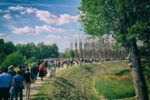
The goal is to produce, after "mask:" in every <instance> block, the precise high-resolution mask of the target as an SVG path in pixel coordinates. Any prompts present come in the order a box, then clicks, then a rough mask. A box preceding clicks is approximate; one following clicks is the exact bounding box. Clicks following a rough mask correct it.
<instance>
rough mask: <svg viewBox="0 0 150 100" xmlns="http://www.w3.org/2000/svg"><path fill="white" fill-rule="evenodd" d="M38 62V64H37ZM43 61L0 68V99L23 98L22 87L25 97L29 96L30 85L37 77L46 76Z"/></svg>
mask: <svg viewBox="0 0 150 100" xmlns="http://www.w3.org/2000/svg"><path fill="white" fill-rule="evenodd" d="M38 64H39V65H38ZM45 70H46V68H45V62H41V63H34V64H32V65H30V66H29V65H28V64H24V65H18V67H14V66H13V65H10V66H9V67H8V68H3V67H2V69H1V73H0V100H8V99H10V100H13V99H15V100H18V98H20V100H23V89H25V91H26V93H25V94H26V99H27V100H29V98H30V86H31V84H32V83H34V82H35V81H36V79H37V75H38V73H39V77H41V80H43V77H44V76H46V71H45Z"/></svg>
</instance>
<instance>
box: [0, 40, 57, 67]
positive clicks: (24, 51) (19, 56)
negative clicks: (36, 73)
mask: <svg viewBox="0 0 150 100" xmlns="http://www.w3.org/2000/svg"><path fill="white" fill-rule="evenodd" d="M58 56H59V51H58V46H57V45H56V44H51V45H45V44H44V43H38V44H37V45H35V44H34V43H27V44H17V45H14V44H13V43H12V42H5V41H4V40H3V39H0V66H2V67H8V66H9V65H11V64H12V65H14V66H17V65H18V64H24V63H25V62H26V63H31V62H35V61H36V60H37V59H44V58H57V57H58Z"/></svg>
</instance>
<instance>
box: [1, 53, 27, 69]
mask: <svg viewBox="0 0 150 100" xmlns="http://www.w3.org/2000/svg"><path fill="white" fill-rule="evenodd" d="M24 61H25V60H24V57H23V56H22V55H21V54H20V53H18V52H14V53H12V54H10V55H8V56H7V57H6V59H5V60H4V62H3V64H2V66H3V67H8V66H9V65H14V66H17V65H18V64H20V65H21V64H24Z"/></svg>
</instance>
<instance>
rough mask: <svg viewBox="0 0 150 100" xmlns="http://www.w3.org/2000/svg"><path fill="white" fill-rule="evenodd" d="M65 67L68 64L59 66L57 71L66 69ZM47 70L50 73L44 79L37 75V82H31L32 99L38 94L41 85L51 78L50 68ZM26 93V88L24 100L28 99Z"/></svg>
mask: <svg viewBox="0 0 150 100" xmlns="http://www.w3.org/2000/svg"><path fill="white" fill-rule="evenodd" d="M65 68H67V66H64V67H63V68H57V69H56V72H58V71H61V70H63V69H65ZM47 72H48V74H47V76H46V77H44V79H43V81H41V79H40V77H37V80H36V82H35V83H33V84H31V90H30V98H31V99H32V98H34V95H36V94H37V93H38V91H39V87H40V86H42V83H43V82H45V81H46V80H47V79H48V78H49V76H50V71H49V70H48V71H47ZM25 95H26V91H25V89H24V90H23V100H25V99H26V97H25Z"/></svg>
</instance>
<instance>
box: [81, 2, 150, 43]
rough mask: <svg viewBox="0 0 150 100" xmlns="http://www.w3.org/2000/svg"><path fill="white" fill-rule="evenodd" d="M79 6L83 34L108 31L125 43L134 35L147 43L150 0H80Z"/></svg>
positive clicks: (99, 34) (149, 23)
mask: <svg viewBox="0 0 150 100" xmlns="http://www.w3.org/2000/svg"><path fill="white" fill-rule="evenodd" d="M79 9H80V10H81V11H82V12H81V14H80V16H81V17H80V20H79V21H80V22H81V24H82V29H83V30H84V32H85V33H86V34H89V35H93V36H98V37H102V36H103V35H105V34H109V35H112V36H113V38H115V39H116V41H117V42H118V43H121V44H123V45H125V46H127V45H128V43H129V42H130V40H132V39H133V38H136V39H137V40H141V41H143V42H145V43H150V40H149V39H150V34H149V32H150V28H149V27H150V14H149V13H150V1H149V0H136V1H135V0H82V2H81V7H79ZM127 41H129V42H127Z"/></svg>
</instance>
